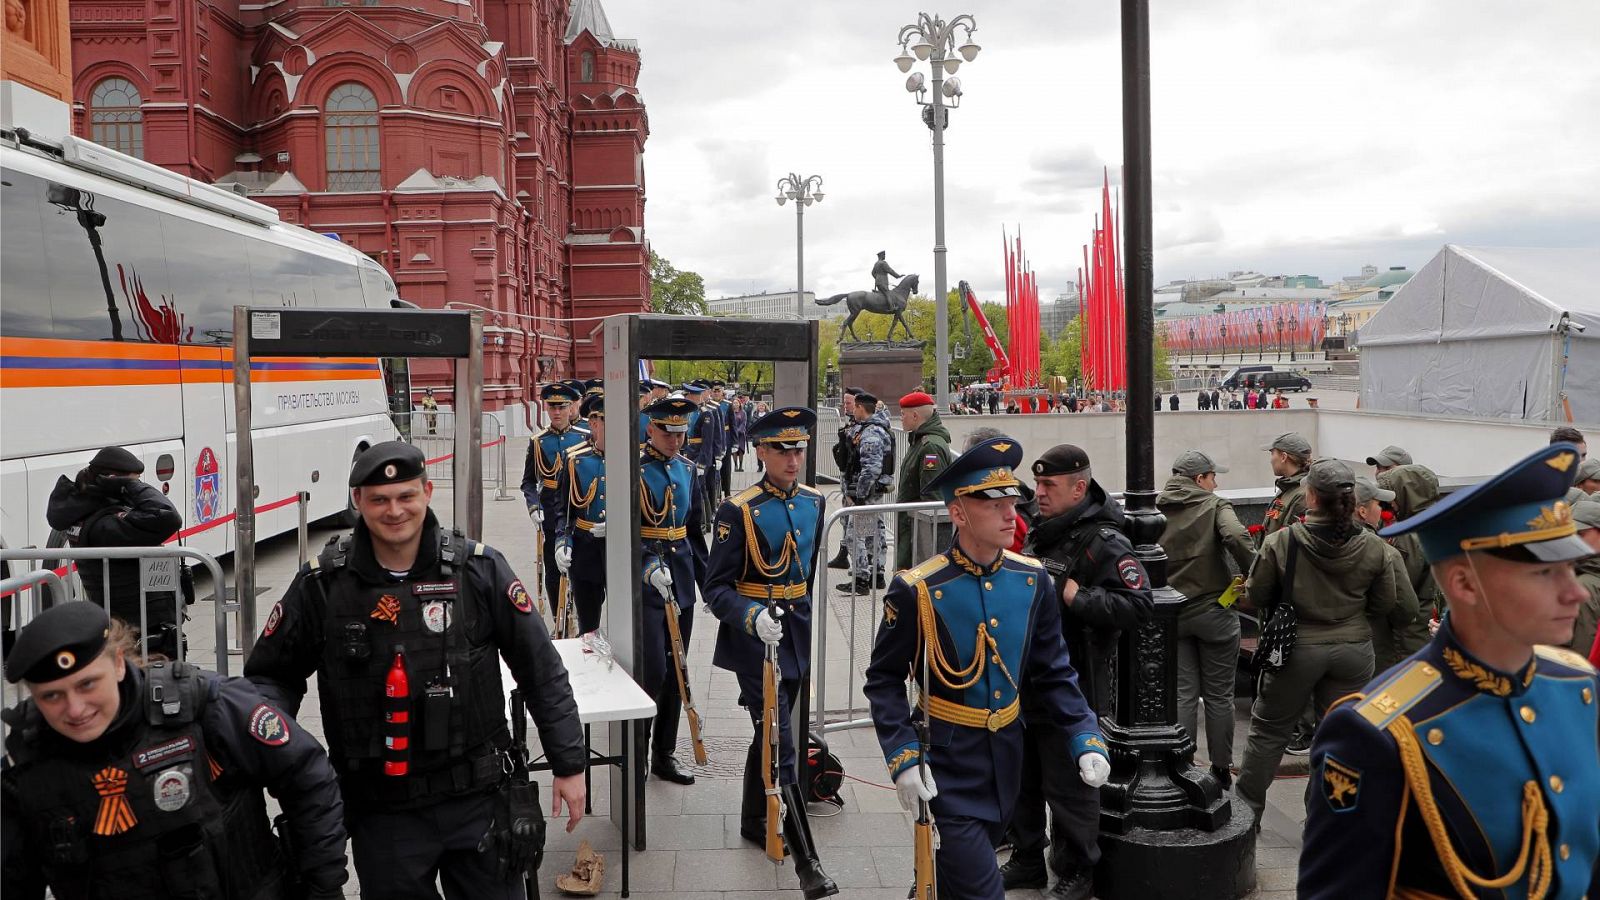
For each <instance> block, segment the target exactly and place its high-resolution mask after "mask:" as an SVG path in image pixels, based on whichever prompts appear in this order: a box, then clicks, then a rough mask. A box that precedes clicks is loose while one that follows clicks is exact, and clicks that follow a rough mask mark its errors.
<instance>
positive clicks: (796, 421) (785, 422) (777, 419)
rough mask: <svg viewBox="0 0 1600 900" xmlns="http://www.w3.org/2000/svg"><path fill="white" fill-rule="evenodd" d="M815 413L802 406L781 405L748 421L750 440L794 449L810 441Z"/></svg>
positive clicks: (785, 448) (815, 421)
mask: <svg viewBox="0 0 1600 900" xmlns="http://www.w3.org/2000/svg"><path fill="white" fill-rule="evenodd" d="M816 424H817V414H816V413H815V412H813V411H812V410H809V409H807V408H805V407H804V406H783V407H779V408H778V409H775V410H773V411H772V412H769V413H767V414H766V415H764V416H762V417H761V418H759V419H757V420H755V421H754V422H751V423H750V440H751V442H752V443H756V444H769V445H772V446H775V447H779V448H781V449H784V450H796V449H799V448H801V447H805V446H807V445H808V444H809V443H810V441H811V429H812V428H814V427H816Z"/></svg>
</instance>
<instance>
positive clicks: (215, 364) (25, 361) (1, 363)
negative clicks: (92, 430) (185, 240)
mask: <svg viewBox="0 0 1600 900" xmlns="http://www.w3.org/2000/svg"><path fill="white" fill-rule="evenodd" d="M373 365H374V364H373V363H345V362H258V361H254V360H252V361H251V363H250V368H251V370H257V369H260V370H264V371H279V372H308V371H322V372H336V371H349V372H369V371H371V370H372V367H373ZM0 368H10V369H147V370H156V371H172V370H176V369H179V368H184V369H222V370H231V369H232V368H233V363H231V362H224V361H221V360H215V359H186V360H182V361H180V360H176V359H115V358H108V357H99V356H95V357H82V356H0Z"/></svg>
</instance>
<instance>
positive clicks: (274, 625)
mask: <svg viewBox="0 0 1600 900" xmlns="http://www.w3.org/2000/svg"><path fill="white" fill-rule="evenodd" d="M281 624H283V601H282V600H279V601H278V602H277V603H274V604H272V612H270V613H267V627H265V628H263V629H261V636H262V637H272V633H273V632H274V631H277V630H278V626H279V625H281Z"/></svg>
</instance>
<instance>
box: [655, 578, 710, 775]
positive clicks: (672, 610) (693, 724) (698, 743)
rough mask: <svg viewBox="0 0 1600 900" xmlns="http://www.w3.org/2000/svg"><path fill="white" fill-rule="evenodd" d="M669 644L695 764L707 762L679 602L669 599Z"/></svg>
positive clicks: (667, 611)
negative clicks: (684, 641)
mask: <svg viewBox="0 0 1600 900" xmlns="http://www.w3.org/2000/svg"><path fill="white" fill-rule="evenodd" d="M656 553H657V558H658V559H661V560H666V559H667V553H666V548H665V547H660V548H658V549H657V551H656ZM666 614H667V645H668V646H670V647H671V648H672V673H673V674H674V675H676V676H677V677H678V696H679V697H681V698H682V699H683V711H684V714H685V715H687V716H688V717H689V740H690V742H691V743H693V744H694V762H695V765H698V766H703V765H705V764H706V762H707V757H706V745H705V742H704V741H703V740H701V738H700V711H699V710H698V709H695V707H694V696H693V695H692V694H690V693H689V664H688V663H687V662H685V661H684V658H683V628H682V626H680V625H679V624H678V604H676V603H674V602H672V601H671V600H668V601H667V606H666Z"/></svg>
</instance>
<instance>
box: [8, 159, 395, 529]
mask: <svg viewBox="0 0 1600 900" xmlns="http://www.w3.org/2000/svg"><path fill="white" fill-rule="evenodd" d="M0 222H3V226H0V227H3V228H4V232H3V235H0V541H3V542H4V543H3V546H7V547H24V546H38V547H45V546H49V543H48V542H49V539H50V528H49V526H48V525H47V524H46V522H45V506H46V504H47V502H48V500H49V497H50V491H51V489H52V488H53V487H54V485H55V482H56V479H57V478H58V477H59V476H61V475H66V476H67V477H69V478H70V477H72V476H73V475H74V474H76V473H77V471H78V470H79V469H81V468H82V467H83V466H84V465H85V464H86V463H87V462H88V460H89V458H90V457H91V456H93V455H94V453H95V451H96V450H98V449H99V448H101V447H104V446H107V445H112V444H115V445H118V446H122V447H126V448H127V449H128V450H130V451H132V452H133V453H134V454H136V455H137V456H139V458H140V459H142V460H144V463H145V474H144V478H145V480H146V481H149V482H151V483H152V484H155V485H157V486H158V487H160V488H161V489H162V490H163V491H164V492H166V493H167V495H168V496H169V497H171V499H172V502H173V504H174V505H175V506H177V508H178V511H179V512H181V513H182V514H183V519H184V530H183V531H182V532H180V534H181V535H182V539H183V542H184V544H185V545H187V546H191V547H194V548H196V549H199V550H203V551H205V552H207V553H211V554H213V555H220V554H223V553H228V552H231V551H232V550H233V542H234V533H233V528H232V527H230V526H228V525H227V522H228V520H229V519H230V518H231V514H232V513H233V511H234V508H235V503H236V498H235V496H234V495H235V483H234V469H233V460H234V435H233V422H234V409H233V407H234V403H233V372H232V358H233V353H232V350H231V342H232V339H233V307H234V305H235V304H245V305H250V306H324V307H344V308H350V307H363V306H365V307H374V308H378V307H382V308H387V307H388V306H389V303H390V300H392V299H394V298H395V297H396V296H397V295H396V291H395V286H394V282H393V281H392V280H391V279H390V278H389V276H388V274H387V273H385V272H384V271H383V269H382V267H380V266H379V265H378V264H377V263H375V262H374V261H372V260H371V259H369V258H368V257H367V256H365V255H364V254H362V253H360V252H358V251H357V250H355V249H354V248H351V247H348V246H345V245H344V244H342V243H340V242H338V241H336V240H332V239H330V238H329V237H327V236H323V235H319V234H315V233H313V232H310V231H306V230H305V229H302V228H298V227H294V226H290V225H286V224H284V223H282V222H280V221H279V219H278V214H277V212H276V211H275V210H273V209H271V208H270V207H267V206H264V205H262V204H259V203H255V202H253V201H250V200H247V199H245V198H243V197H240V196H238V195H236V194H233V193H231V192H229V191H226V190H223V189H221V188H218V187H215V186H212V185H208V184H205V183H203V182H198V181H194V180H191V179H188V178H185V177H183V176H180V175H178V174H176V173H173V172H170V171H168V170H166V169H162V168H160V167H158V166H154V165H151V164H149V163H145V162H143V161H141V160H137V159H134V158H132V157H128V156H124V155H122V154H119V153H115V152H113V151H111V150H108V149H106V148H104V147H101V146H99V145H96V144H92V143H89V142H87V141H82V140H78V139H75V138H70V137H69V138H64V139H62V140H61V141H60V143H59V144H58V143H52V142H45V141H40V140H37V139H35V138H31V137H28V136H27V135H26V134H25V132H21V131H17V132H13V131H0ZM360 352H361V348H359V347H351V348H350V353H351V355H350V356H348V357H343V358H334V359H327V358H309V357H307V358H281V359H266V360H256V361H253V362H252V363H251V367H250V368H251V379H252V384H253V389H252V402H253V405H254V406H253V415H254V420H253V432H252V433H253V436H254V442H255V497H254V498H252V500H253V502H254V503H255V504H256V506H257V507H261V506H267V505H270V504H272V503H274V502H275V501H278V500H282V499H284V498H286V497H292V496H294V495H295V494H296V493H297V492H299V491H309V492H310V495H311V501H310V510H309V516H310V517H311V518H313V519H317V518H322V517H325V516H329V515H333V514H336V513H339V512H341V511H343V510H344V509H345V505H346V503H347V494H348V491H347V490H346V489H345V482H346V477H347V474H348V472H349V467H350V460H351V458H352V457H353V456H354V455H355V454H356V453H358V452H360V450H362V449H364V448H365V447H366V446H368V445H370V444H372V443H375V442H377V441H383V440H391V439H393V438H395V437H396V432H395V428H394V425H393V423H392V420H391V418H390V409H391V404H392V402H394V403H398V405H399V408H400V409H406V408H407V407H408V406H409V385H408V384H407V379H406V374H405V363H404V361H403V360H399V361H392V362H391V361H380V360H378V359H376V358H373V357H370V356H366V357H363V356H360V355H359V354H360ZM296 521H297V511H296V508H295V505H294V504H293V503H289V504H287V505H284V506H281V507H279V508H277V509H274V510H272V511H270V512H264V513H262V514H261V515H260V516H259V518H258V519H257V525H256V528H257V532H256V533H257V534H258V535H259V536H261V537H267V536H270V535H273V534H277V533H280V532H283V531H286V530H290V529H293V528H294V527H295V524H296Z"/></svg>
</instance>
